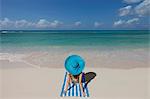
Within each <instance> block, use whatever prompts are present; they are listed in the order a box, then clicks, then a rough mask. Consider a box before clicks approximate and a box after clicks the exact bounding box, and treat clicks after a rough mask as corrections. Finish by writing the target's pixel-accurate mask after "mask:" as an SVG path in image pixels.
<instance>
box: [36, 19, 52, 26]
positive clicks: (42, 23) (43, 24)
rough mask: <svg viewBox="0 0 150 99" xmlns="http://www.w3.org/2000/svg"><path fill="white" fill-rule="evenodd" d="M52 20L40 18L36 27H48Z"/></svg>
mask: <svg viewBox="0 0 150 99" xmlns="http://www.w3.org/2000/svg"><path fill="white" fill-rule="evenodd" d="M49 24H50V22H49V21H47V20H46V19H40V20H39V21H38V22H37V23H36V27H37V28H48V27H49Z"/></svg>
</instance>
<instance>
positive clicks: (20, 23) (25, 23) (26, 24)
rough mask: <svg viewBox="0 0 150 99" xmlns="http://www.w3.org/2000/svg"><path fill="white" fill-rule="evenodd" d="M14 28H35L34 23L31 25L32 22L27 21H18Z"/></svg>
mask: <svg viewBox="0 0 150 99" xmlns="http://www.w3.org/2000/svg"><path fill="white" fill-rule="evenodd" d="M14 26H15V27H16V28H22V27H25V28H26V27H32V26H34V23H31V22H28V21H26V20H24V19H23V20H17V21H15V22H14Z"/></svg>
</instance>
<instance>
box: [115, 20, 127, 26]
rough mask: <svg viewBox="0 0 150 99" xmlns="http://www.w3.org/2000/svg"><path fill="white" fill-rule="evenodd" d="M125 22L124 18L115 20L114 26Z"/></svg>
mask: <svg viewBox="0 0 150 99" xmlns="http://www.w3.org/2000/svg"><path fill="white" fill-rule="evenodd" d="M124 23H125V21H124V20H118V21H116V22H114V26H120V25H122V24H124Z"/></svg>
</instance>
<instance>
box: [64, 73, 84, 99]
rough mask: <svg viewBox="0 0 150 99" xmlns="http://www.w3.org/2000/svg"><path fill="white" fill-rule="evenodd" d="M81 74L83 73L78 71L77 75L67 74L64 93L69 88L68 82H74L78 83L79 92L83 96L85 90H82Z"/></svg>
mask: <svg viewBox="0 0 150 99" xmlns="http://www.w3.org/2000/svg"><path fill="white" fill-rule="evenodd" d="M82 75H83V73H80V74H79V75H72V74H68V75H67V76H68V79H67V84H66V88H65V90H64V91H65V93H66V92H67V91H68V90H70V88H69V89H68V86H69V84H70V83H73V84H76V83H79V85H80V89H81V92H82V94H83V96H84V97H85V92H84V90H83V86H82V82H83V81H82Z"/></svg>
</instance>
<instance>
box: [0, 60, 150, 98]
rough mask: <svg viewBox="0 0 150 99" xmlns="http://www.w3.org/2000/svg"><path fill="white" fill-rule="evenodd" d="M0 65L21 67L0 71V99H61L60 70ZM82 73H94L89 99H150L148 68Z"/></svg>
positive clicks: (63, 71)
mask: <svg viewBox="0 0 150 99" xmlns="http://www.w3.org/2000/svg"><path fill="white" fill-rule="evenodd" d="M1 65H8V66H9V65H11V66H14V65H15V66H17V65H18V66H21V65H22V67H21V68H18V67H17V68H5V69H0V70H1V71H0V75H1V76H0V83H2V86H0V89H2V92H1V96H2V98H1V99H55V98H56V99H59V98H60V97H59V95H60V92H61V87H62V83H63V79H64V73H65V70H64V69H63V68H62V69H61V68H40V69H39V68H31V67H30V66H29V65H28V64H24V63H11V64H8V63H6V62H5V64H4V62H1ZM24 65H26V67H24ZM84 71H85V72H89V71H93V72H96V73H97V76H96V78H95V79H94V80H93V81H92V82H91V83H90V84H89V85H88V86H89V91H90V99H150V96H149V95H150V68H136V69H104V68H86V69H85V70H84ZM66 99H70V98H66ZM71 99H72V98H71ZM73 99H75V98H73Z"/></svg>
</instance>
